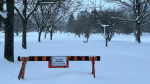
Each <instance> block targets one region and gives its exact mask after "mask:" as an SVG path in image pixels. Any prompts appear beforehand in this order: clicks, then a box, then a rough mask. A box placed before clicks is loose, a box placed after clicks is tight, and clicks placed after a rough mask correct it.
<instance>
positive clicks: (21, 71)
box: [18, 58, 26, 80]
mask: <svg viewBox="0 0 150 84" xmlns="http://www.w3.org/2000/svg"><path fill="white" fill-rule="evenodd" d="M25 66H26V58H24V61H23V62H22V66H21V69H20V72H19V75H18V79H19V80H20V78H21V79H24V73H25Z"/></svg>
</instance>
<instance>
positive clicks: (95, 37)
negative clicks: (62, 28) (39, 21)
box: [0, 32, 150, 84]
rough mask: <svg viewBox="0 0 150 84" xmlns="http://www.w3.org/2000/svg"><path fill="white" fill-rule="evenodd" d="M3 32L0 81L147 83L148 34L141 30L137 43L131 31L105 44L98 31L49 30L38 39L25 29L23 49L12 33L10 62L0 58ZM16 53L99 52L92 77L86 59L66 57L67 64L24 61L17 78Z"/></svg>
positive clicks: (9, 83) (149, 82) (149, 73)
mask: <svg viewBox="0 0 150 84" xmlns="http://www.w3.org/2000/svg"><path fill="white" fill-rule="evenodd" d="M4 36H5V35H4V33H1V34H0V84H150V34H149V33H143V35H142V36H141V44H140V43H137V42H136V41H135V37H134V35H133V34H130V35H123V34H120V35H119V34H115V35H114V37H113V38H112V40H111V41H110V42H108V47H106V46H105V39H104V37H103V36H102V35H101V34H92V35H91V36H90V38H89V41H88V43H83V41H84V40H86V38H85V37H84V36H81V37H80V38H78V37H76V38H75V35H74V34H71V33H62V34H61V33H60V32H57V33H54V34H53V40H50V38H49V34H48V35H47V39H44V33H42V35H41V42H38V33H37V32H29V33H27V49H23V48H22V34H19V36H16V35H15V36H14V61H15V62H14V63H13V62H9V61H7V60H6V59H5V58H4V38H5V37H4ZM18 56H22V57H23V56H24V57H28V56H100V57H101V60H100V61H96V62H95V78H94V77H93V75H92V74H91V72H92V63H91V62H90V61H70V62H69V68H48V62H47V61H28V62H27V64H26V70H25V78H24V80H18V74H19V71H20V68H21V65H22V62H21V61H17V57H18Z"/></svg>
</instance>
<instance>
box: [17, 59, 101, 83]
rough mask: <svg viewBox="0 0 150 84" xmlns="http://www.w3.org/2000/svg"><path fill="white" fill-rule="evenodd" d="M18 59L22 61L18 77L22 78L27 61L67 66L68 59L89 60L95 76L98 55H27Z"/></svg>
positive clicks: (56, 66)
mask: <svg viewBox="0 0 150 84" xmlns="http://www.w3.org/2000/svg"><path fill="white" fill-rule="evenodd" d="M18 61H23V62H22V66H21V69H20V72H19V75H18V79H19V80H20V78H21V79H24V73H25V66H26V63H27V61H48V68H69V61H91V62H92V74H93V76H94V78H95V66H94V64H95V61H100V56H91V57H90V56H29V57H20V56H18Z"/></svg>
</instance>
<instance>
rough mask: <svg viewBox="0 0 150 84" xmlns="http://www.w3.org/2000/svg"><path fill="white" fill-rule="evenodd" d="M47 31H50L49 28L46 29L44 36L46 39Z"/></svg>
mask: <svg viewBox="0 0 150 84" xmlns="http://www.w3.org/2000/svg"><path fill="white" fill-rule="evenodd" d="M47 31H48V28H46V31H45V36H44V38H45V39H46V34H47Z"/></svg>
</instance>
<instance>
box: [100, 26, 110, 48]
mask: <svg viewBox="0 0 150 84" xmlns="http://www.w3.org/2000/svg"><path fill="white" fill-rule="evenodd" d="M102 26H103V27H104V35H103V36H104V38H105V40H106V47H107V46H108V45H107V43H108V36H107V35H108V32H106V27H107V26H109V25H102Z"/></svg>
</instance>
